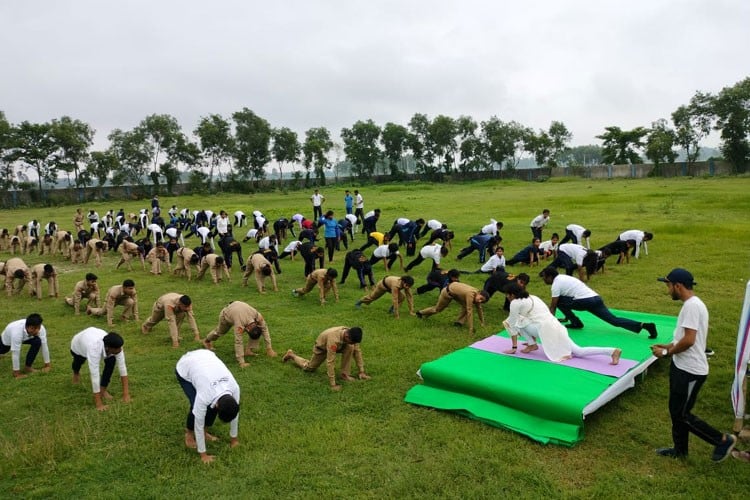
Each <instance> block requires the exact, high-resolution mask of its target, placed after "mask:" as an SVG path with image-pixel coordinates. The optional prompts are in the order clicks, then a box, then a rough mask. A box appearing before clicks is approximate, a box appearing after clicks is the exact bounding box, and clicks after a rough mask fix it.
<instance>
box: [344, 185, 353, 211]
mask: <svg viewBox="0 0 750 500" xmlns="http://www.w3.org/2000/svg"><path fill="white" fill-rule="evenodd" d="M353 208H354V198H352V193H350V192H349V190H348V189H347V190H346V192H345V193H344V210H345V211H346V213H347V214H350V213H352V209H353Z"/></svg>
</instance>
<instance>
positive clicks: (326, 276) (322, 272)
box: [292, 267, 339, 306]
mask: <svg viewBox="0 0 750 500" xmlns="http://www.w3.org/2000/svg"><path fill="white" fill-rule="evenodd" d="M338 275H339V272H338V271H336V270H335V269H334V268H332V267H329V268H328V269H316V270H315V271H313V272H311V273H310V274H308V275H307V277H306V278H305V286H304V287H302V288H295V289H294V290H292V295H294V296H295V297H299V296H300V295H304V294H306V293H308V292H310V290H312V289H313V287H315V285H318V288H319V289H320V305H321V306H322V305H323V304H325V303H326V294H327V293H328V291H329V290H333V295H334V296H335V297H336V302H338V301H339V289H338V288H337V287H336V277H337V276H338Z"/></svg>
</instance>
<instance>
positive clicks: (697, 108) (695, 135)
mask: <svg viewBox="0 0 750 500" xmlns="http://www.w3.org/2000/svg"><path fill="white" fill-rule="evenodd" d="M710 102H711V95H710V94H704V93H702V92H696V93H695V95H694V96H693V97H692V98H691V99H690V104H688V105H686V106H680V107H679V108H677V109H676V110H675V111H674V112H673V113H672V123H673V124H674V126H675V134H676V139H675V141H676V143H677V144H679V145H680V146H681V147H682V149H684V150H685V156H686V157H687V162H688V164H690V163H693V162H695V161H696V160H697V159H698V154H700V141H701V140H703V138H704V137H706V136H707V135H708V134H709V133H710V132H711V123H712V120H713V118H712V111H711V109H710V108H711V104H710Z"/></svg>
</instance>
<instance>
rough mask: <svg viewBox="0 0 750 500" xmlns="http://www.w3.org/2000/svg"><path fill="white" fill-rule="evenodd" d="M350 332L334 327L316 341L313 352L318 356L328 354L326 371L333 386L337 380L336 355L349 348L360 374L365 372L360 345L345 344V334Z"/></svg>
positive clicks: (344, 328) (343, 327)
mask: <svg viewBox="0 0 750 500" xmlns="http://www.w3.org/2000/svg"><path fill="white" fill-rule="evenodd" d="M347 330H349V327H346V326H334V327H333V328H329V329H327V330H324V331H323V332H322V333H321V334H320V335H318V338H317V339H316V340H315V347H313V351H314V352H315V353H316V354H323V353H324V352H325V353H326V370H327V373H328V380H329V381H330V382H331V383H332V384H333V383H334V382H335V380H336V354H338V353H340V352H343V351H344V350H345V349H346V348H347V347H349V348H351V349H352V351H353V355H354V361H355V362H356V363H357V366H358V367H359V371H360V372H364V371H365V363H364V360H363V358H362V350H361V349H360V347H359V344H347V343H346V342H344V334H345V333H346V331H347Z"/></svg>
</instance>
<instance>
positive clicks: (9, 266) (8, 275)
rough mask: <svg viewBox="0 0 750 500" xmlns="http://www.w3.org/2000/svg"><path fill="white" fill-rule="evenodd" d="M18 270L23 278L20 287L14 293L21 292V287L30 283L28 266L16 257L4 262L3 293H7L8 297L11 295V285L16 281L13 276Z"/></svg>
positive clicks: (12, 289) (12, 288) (12, 290)
mask: <svg viewBox="0 0 750 500" xmlns="http://www.w3.org/2000/svg"><path fill="white" fill-rule="evenodd" d="M19 269H20V270H22V271H23V274H24V277H23V279H22V280H21V284H20V286H19V287H18V288H17V289H16V290H15V291H16V292H20V291H21V290H23V287H24V286H25V285H26V284H27V283H31V272H30V271H29V266H27V265H26V263H25V262H24V261H23V260H22V259H19V258H18V257H13V258H11V259H8V260H7V261H5V291H6V292H7V293H8V297H10V296H11V295H13V292H14V287H13V284H14V282H15V280H16V278H15V277H14V276H13V275H14V274H15V272H16V271H18V270H19Z"/></svg>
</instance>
